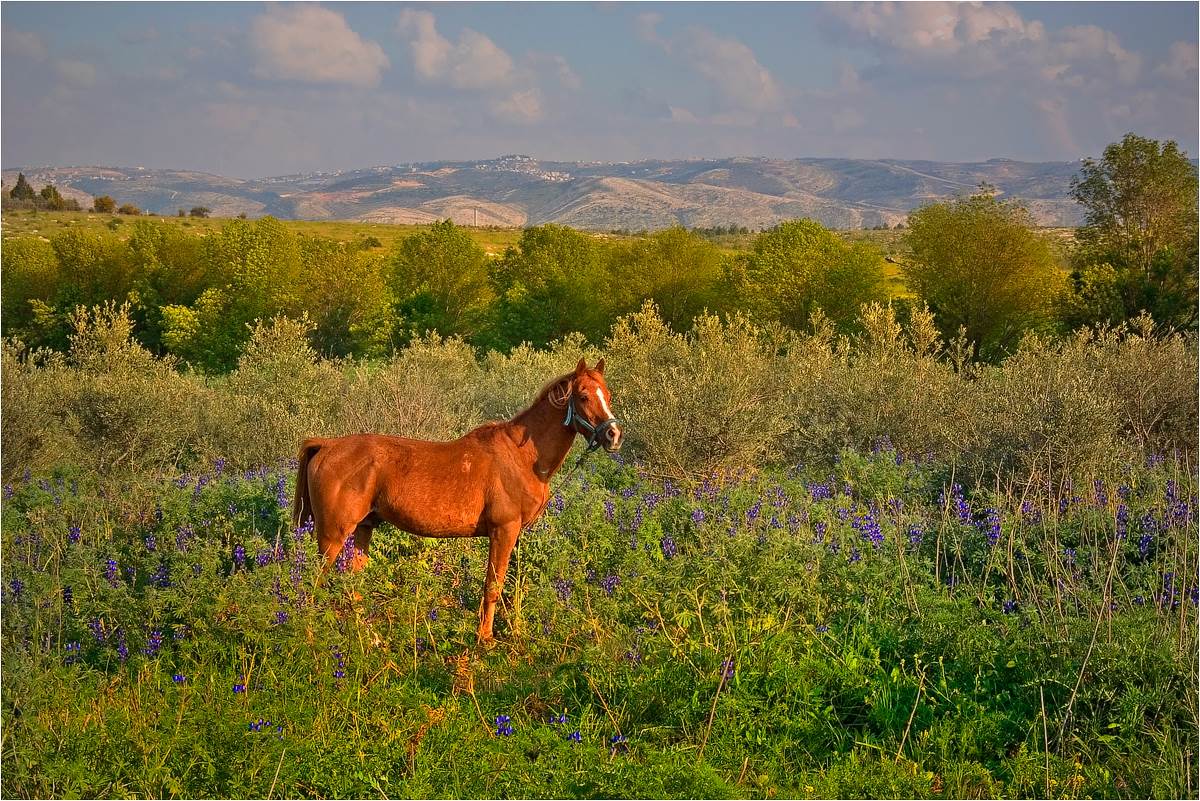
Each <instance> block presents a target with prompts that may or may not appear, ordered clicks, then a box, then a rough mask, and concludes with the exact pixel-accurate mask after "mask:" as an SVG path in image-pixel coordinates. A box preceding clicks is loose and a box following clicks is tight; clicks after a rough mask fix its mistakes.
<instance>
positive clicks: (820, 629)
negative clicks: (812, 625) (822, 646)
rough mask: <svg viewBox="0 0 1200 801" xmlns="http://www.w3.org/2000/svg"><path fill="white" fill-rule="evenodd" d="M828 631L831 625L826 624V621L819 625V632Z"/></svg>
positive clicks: (824, 632)
mask: <svg viewBox="0 0 1200 801" xmlns="http://www.w3.org/2000/svg"><path fill="white" fill-rule="evenodd" d="M828 632H829V626H826V625H825V624H824V623H822V624H821V625H819V626H817V634H826V633H828Z"/></svg>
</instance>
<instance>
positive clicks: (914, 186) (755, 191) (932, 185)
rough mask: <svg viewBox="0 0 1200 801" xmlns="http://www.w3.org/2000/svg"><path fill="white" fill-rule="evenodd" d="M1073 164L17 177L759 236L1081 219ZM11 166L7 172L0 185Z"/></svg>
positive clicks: (301, 207) (231, 198)
mask: <svg viewBox="0 0 1200 801" xmlns="http://www.w3.org/2000/svg"><path fill="white" fill-rule="evenodd" d="M1078 169H1079V165H1078V163H1076V162H1045V163H1034V162H1023V161H1011V160H1008V159H992V160H991V161H985V162H980V163H971V164H957V163H949V162H939V161H896V160H891V159H883V160H879V161H872V160H865V159H793V160H781V159H765V158H727V159H698V160H686V161H657V160H652V161H633V162H552V161H538V160H536V159H533V158H531V157H529V156H503V157H501V158H497V159H489V160H486V161H463V162H449V161H443V162H431V163H422V164H416V163H414V164H399V165H393V166H386V167H369V168H365V169H359V170H351V171H346V172H318V173H309V174H304V175H283V176H279V177H275V178H261V179H252V180H243V179H238V178H224V177H221V176H218V175H209V174H207V173H201V172H190V171H183V170H152V169H146V168H143V167H25V168H22V169H21V171H23V172H24V173H25V175H26V177H27V178H28V179H29V181H30V182H31V183H32V184H33V185H34V186H35V187H39V188H40V187H41V186H42V185H43V184H46V183H53V184H55V185H57V186H58V187H59V188H60V189H62V190H64V192H63V194H64V195H65V196H72V197H77V198H79V199H80V200H81V202H85V203H86V204H89V205H90V199H89V198H90V197H91V196H96V195H111V196H112V197H114V198H116V200H117V202H118V203H134V204H136V205H137V206H139V207H141V208H142V209H144V210H147V211H152V212H155V213H157V214H174V213H176V211H177V210H178V209H180V208H182V209H185V210H187V209H190V208H192V207H193V206H207V207H208V208H210V209H212V210H213V213H214V214H215V215H218V216H236V215H238V214H242V213H244V214H246V215H247V216H250V217H258V216H263V215H267V214H271V215H274V216H276V217H279V218H281V219H301V220H325V219H348V220H365V221H372V222H398V223H400V222H402V223H419V222H428V221H432V220H437V219H445V218H447V217H448V218H450V219H453V220H454V221H455V222H457V223H461V224H465V225H473V224H478V225H500V226H509V227H514V226H524V225H536V224H540V223H547V222H555V223H562V224H565V225H571V226H574V227H576V228H583V229H590V230H616V229H629V230H641V229H656V228H665V227H668V226H671V225H676V224H682V225H685V226H688V227H704V228H706V227H714V226H718V225H723V226H724V225H729V224H731V223H734V224H737V225H739V226H743V225H744V226H746V227H748V228H760V227H769V226H771V225H774V224H775V223H777V222H779V221H781V220H786V219H792V218H796V217H811V218H813V219H816V220H819V221H820V222H821V223H823V224H824V225H826V226H829V227H832V228H871V227H874V226H878V225H888V226H892V225H895V224H896V223H898V222H902V221H903V220H904V218H905V216H906V215H907V213H908V212H909V211H910V210H912V209H914V208H917V207H919V206H922V205H924V204H927V203H930V202H934V201H938V200H942V199H945V198H949V197H953V196H954V195H958V194H964V193H970V192H971V191H972V190H974V189H975V188H976V187H977V186H978V185H979V184H980V183H981V182H987V183H989V184H992V185H993V186H995V187H997V188H998V189H999V190H1000V192H1001V194H1002V195H1004V196H1007V197H1014V198H1019V199H1020V200H1022V201H1024V202H1025V203H1026V205H1027V206H1028V207H1029V209H1030V210H1031V211H1032V212H1033V214H1034V216H1035V218H1036V219H1037V221H1038V222H1039V223H1040V224H1042V225H1046V226H1072V225H1076V224H1078V223H1079V221H1080V219H1081V217H1082V215H1081V210H1080V208H1079V207H1078V205H1077V204H1076V203H1075V202H1074V201H1073V200H1072V199H1071V198H1070V195H1069V188H1070V180H1071V177H1072V176H1074V175H1075V174H1076V172H1077V171H1078ZM17 172H18V170H16V169H11V170H9V169H6V170H4V171H3V180H4V186H5V187H6V188H7V187H11V186H12V185H13V184H14V183H15V182H16V177H17Z"/></svg>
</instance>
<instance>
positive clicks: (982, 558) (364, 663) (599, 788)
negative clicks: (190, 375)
mask: <svg viewBox="0 0 1200 801" xmlns="http://www.w3.org/2000/svg"><path fill="white" fill-rule="evenodd" d="M1180 470H1181V468H1180V466H1179V465H1177V464H1172V463H1170V462H1166V463H1163V462H1161V461H1159V462H1156V463H1155V464H1152V465H1149V466H1147V465H1140V464H1135V465H1129V466H1128V472H1127V474H1126V479H1125V481H1124V482H1122V483H1121V484H1119V485H1110V484H1104V483H1103V482H1097V483H1096V484H1094V485H1091V486H1078V487H1061V488H1057V489H1056V491H1054V492H1052V493H1049V494H1047V493H1044V492H1042V491H1041V490H1040V488H1038V487H1036V486H1027V487H1024V488H1021V489H1020V490H1019V491H1016V490H1014V491H1012V492H1009V493H1005V494H996V493H992V492H976V493H974V494H972V495H965V494H964V493H963V491H962V490H961V489H960V488H959V486H958V485H957V483H954V478H953V476H950V475H947V474H946V473H945V472H944V471H943V470H942V469H941V466H939V465H938V464H937V463H926V462H916V461H913V460H912V459H910V458H907V457H905V456H904V455H902V454H898V453H896V452H895V451H894V450H891V449H890V448H888V446H887V445H886V443H885V444H881V446H880V448H879V449H878V450H877V451H876V452H873V453H866V454H856V453H853V452H844V453H843V454H842V457H841V458H840V460H839V462H838V465H837V467H836V468H835V469H833V470H832V471H829V472H823V471H817V470H803V469H794V470H789V471H784V472H774V471H772V472H767V473H763V474H760V475H757V476H753V477H747V478H743V479H739V480H731V481H728V482H715V481H710V482H704V483H701V484H698V485H696V486H693V487H690V488H688V489H686V490H685V489H684V488H682V487H681V486H678V485H676V484H673V483H671V482H669V481H668V482H661V481H654V480H652V479H649V478H647V477H646V476H645V475H644V473H643V472H642V471H641V470H639V468H638V467H637V466H636V465H628V464H622V463H621V462H620V460H612V461H610V460H608V459H607V458H605V457H597V461H596V462H593V463H592V464H591V465H589V467H588V468H587V469H585V470H584V471H582V472H581V473H580V474H577V475H576V476H573V477H571V478H570V479H567V480H563V481H560V482H559V483H557V484H556V492H555V494H554V497H553V499H552V501H551V504H550V507H549V514H548V515H547V517H546V518H544V520H543V521H542V522H539V523H538V524H536V525H535V526H534V527H533V528H531V529H530V530H528V531H527V532H526V533H525V534H524V536H523V537H522V540H521V544H520V547H519V550H518V553H517V556H516V560H515V563H514V566H513V570H512V571H511V572H510V580H509V586H508V592H507V594H506V601H507V610H506V611H507V614H506V616H505V618H504V619H505V621H506V622H505V623H502V624H501V627H500V629H499V632H498V633H499V636H500V643H501V644H500V645H499V646H498V647H497V648H496V649H495V650H493V651H490V652H488V651H481V650H478V649H477V648H476V646H475V644H474V625H475V609H476V607H477V605H478V601H479V583H480V578H481V565H482V562H483V560H484V559H485V557H486V546H485V545H483V543H482V542H473V541H466V542H452V541H451V542H434V541H416V540H414V539H411V538H409V537H407V536H405V535H401V534H399V533H397V532H394V531H389V530H384V531H382V532H381V534H379V535H377V538H376V542H377V545H376V547H375V555H374V559H373V560H372V563H371V564H370V565H369V567H368V568H367V569H366V570H365V571H363V572H362V573H361V574H358V575H351V574H342V573H340V572H339V573H334V574H333V575H332V578H331V579H330V580H328V581H327V582H326V583H325V584H324V585H323V586H318V584H317V582H316V570H315V564H316V553H315V550H314V545H313V542H312V538H311V535H310V533H309V532H308V531H306V530H300V531H295V532H293V530H292V529H291V528H290V526H289V525H288V522H287V519H286V518H287V515H288V513H289V509H290V491H291V480H292V470H291V468H290V466H288V465H286V464H285V465H280V466H278V467H274V466H273V467H268V468H264V469H262V470H248V471H245V472H241V471H237V472H235V471H232V470H230V469H228V468H226V467H224V465H223V464H222V463H221V462H218V463H216V464H210V465H208V466H206V468H205V469H204V470H203V471H202V472H198V473H191V474H183V475H179V476H175V477H173V478H171V479H169V480H163V481H161V482H158V483H143V484H140V485H137V486H131V487H128V488H127V489H125V490H124V491H123V492H121V493H120V494H117V495H108V496H106V497H104V498H101V497H99V496H98V495H97V490H96V489H95V488H93V487H89V486H86V485H83V484H78V483H77V482H76V480H75V479H72V478H69V477H57V478H55V477H46V478H41V479H34V478H31V477H29V476H26V477H25V478H24V479H22V480H18V481H16V482H15V483H13V484H10V485H6V486H5V488H4V497H5V500H4V516H5V531H4V553H5V565H4V567H5V570H4V585H5V586H4V606H5V615H4V638H5V643H6V645H5V650H4V668H5V679H6V681H5V698H6V703H5V707H4V723H5V730H6V732H7V734H6V737H5V741H4V754H3V759H4V775H5V779H4V782H5V792H6V794H7V795H10V796H22V797H28V796H68V797H69V796H79V795H83V796H94V795H98V796H108V797H127V796H133V797H146V796H155V797H168V796H192V797H195V796H214V795H215V796H225V797H270V796H284V797H287V796H305V797H309V796H337V797H345V796H356V797H371V796H387V797H395V796H400V797H405V796H407V797H476V796H482V797H513V796H517V797H521V796H535V797H536V796H558V797H564V796H565V797H572V796H593V795H598V796H606V797H627V796H657V797H711V796H721V797H726V796H728V797H741V796H752V797H775V796H779V797H829V796H868V797H880V796H882V797H893V796H895V797H904V796H915V797H922V796H927V797H932V796H944V797H993V796H1043V797H1079V796H1093V795H1098V796H1106V797H1146V796H1157V797H1185V796H1187V795H1192V794H1193V793H1194V785H1192V784H1191V781H1192V776H1193V774H1194V770H1195V762H1194V760H1195V755H1196V750H1195V749H1196V740H1195V736H1196V735H1195V732H1196V720H1195V686H1196V681H1195V659H1194V656H1195V650H1196V599H1197V590H1196V587H1195V573H1196V570H1195V566H1196V552H1195V546H1196V537H1195V534H1196V521H1195V498H1194V496H1193V495H1192V491H1191V489H1190V484H1191V482H1190V481H1189V480H1188V479H1187V476H1186V474H1185V473H1183V472H1181V471H1180Z"/></svg>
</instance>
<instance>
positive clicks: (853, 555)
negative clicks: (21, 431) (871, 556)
mask: <svg viewBox="0 0 1200 801" xmlns="http://www.w3.org/2000/svg"><path fill="white" fill-rule="evenodd" d="M847 558H848V560H849V562H850V564H854V563H855V562H858V561H859V560H860V559H862V554H861V553H859V552H858V548H855V547H854V546H850V556H849V557H847Z"/></svg>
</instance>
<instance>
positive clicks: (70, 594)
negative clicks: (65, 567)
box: [62, 584, 75, 607]
mask: <svg viewBox="0 0 1200 801" xmlns="http://www.w3.org/2000/svg"><path fill="white" fill-rule="evenodd" d="M62 600H63V606H67V607H70V606H74V605H75V593H74V591H73V590H72V589H71V585H70V584H64V585H63V588H62Z"/></svg>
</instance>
